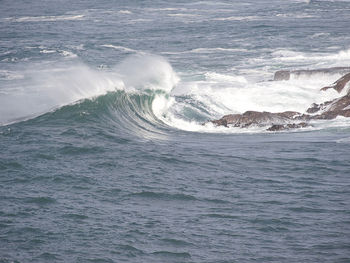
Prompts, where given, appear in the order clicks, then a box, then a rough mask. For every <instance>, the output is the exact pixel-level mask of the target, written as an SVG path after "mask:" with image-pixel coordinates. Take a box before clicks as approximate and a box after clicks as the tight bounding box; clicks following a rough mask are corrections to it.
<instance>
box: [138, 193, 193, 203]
mask: <svg viewBox="0 0 350 263" xmlns="http://www.w3.org/2000/svg"><path fill="white" fill-rule="evenodd" d="M132 196H135V197H142V198H150V199H157V200H161V201H173V200H176V201H195V200H197V199H196V198H195V197H194V196H192V195H185V194H170V193H158V192H147V191H143V192H139V193H134V194H132Z"/></svg>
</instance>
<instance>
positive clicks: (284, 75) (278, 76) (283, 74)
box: [273, 70, 290, 81]
mask: <svg viewBox="0 0 350 263" xmlns="http://www.w3.org/2000/svg"><path fill="white" fill-rule="evenodd" d="M289 79H290V71H288V70H280V71H277V72H276V73H275V75H274V77H273V80H275V81H280V80H289Z"/></svg>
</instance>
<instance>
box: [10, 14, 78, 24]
mask: <svg viewBox="0 0 350 263" xmlns="http://www.w3.org/2000/svg"><path fill="white" fill-rule="evenodd" d="M82 19H84V15H61V16H24V17H18V18H15V17H8V18H4V20H6V21H11V22H19V23H20V22H48V21H70V20H82Z"/></svg>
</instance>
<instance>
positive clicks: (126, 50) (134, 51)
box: [101, 44, 139, 53]
mask: <svg viewBox="0 0 350 263" xmlns="http://www.w3.org/2000/svg"><path fill="white" fill-rule="evenodd" d="M101 46H102V47H108V48H114V49H118V50H122V51H125V52H130V53H138V52H139V51H137V50H135V49H131V48H127V47H123V46H116V45H111V44H104V45H101Z"/></svg>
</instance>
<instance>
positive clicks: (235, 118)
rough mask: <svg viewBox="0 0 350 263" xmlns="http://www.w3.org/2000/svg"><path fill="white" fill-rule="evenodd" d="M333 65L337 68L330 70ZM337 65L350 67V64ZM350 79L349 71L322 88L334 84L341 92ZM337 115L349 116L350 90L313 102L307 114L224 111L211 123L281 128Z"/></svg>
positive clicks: (277, 129) (329, 118) (332, 117)
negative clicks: (326, 99) (328, 99)
mask: <svg viewBox="0 0 350 263" xmlns="http://www.w3.org/2000/svg"><path fill="white" fill-rule="evenodd" d="M334 69H335V68H332V69H329V70H334ZM336 69H342V70H343V69H349V70H350V68H336ZM325 70H326V69H322V70H313V72H321V71H322V72H324V71H325ZM300 72H301V71H300ZM277 73H278V72H276V74H277ZM276 74H275V77H276ZM283 74H285V73H283V72H282V73H279V75H278V78H280V77H283V76H286V75H283ZM348 83H350V73H347V74H346V75H344V76H343V77H341V78H340V79H338V80H337V81H336V82H334V83H333V84H332V85H330V86H329V87H324V88H322V89H321V90H327V89H330V88H333V89H335V90H336V91H338V92H339V93H341V92H342V91H343V90H344V88H345V87H346V86H347V84H348ZM338 116H344V117H350V90H348V91H347V93H346V95H344V96H342V97H340V98H337V99H334V100H332V101H326V102H324V103H321V104H315V103H314V104H312V105H311V106H310V107H309V108H308V109H307V110H306V113H304V114H303V113H300V112H295V111H285V112H279V113H272V112H265V111H264V112H259V111H246V112H244V113H243V114H229V115H225V116H223V117H222V118H221V119H218V120H213V121H211V123H213V124H215V125H217V126H225V127H239V128H247V127H251V126H258V127H266V128H267V129H266V130H267V131H282V130H288V129H297V128H304V127H308V126H310V124H309V121H310V120H331V119H334V118H336V117H338Z"/></svg>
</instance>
